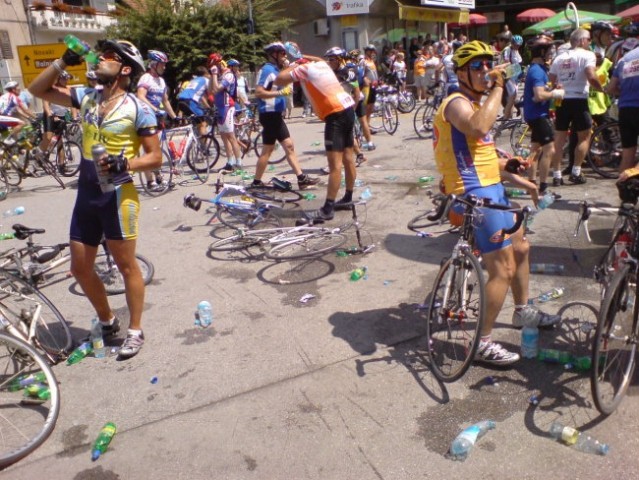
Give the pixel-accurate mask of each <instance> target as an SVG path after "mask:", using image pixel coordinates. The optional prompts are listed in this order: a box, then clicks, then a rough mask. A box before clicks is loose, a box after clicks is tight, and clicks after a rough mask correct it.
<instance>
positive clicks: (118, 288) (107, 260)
mask: <svg viewBox="0 0 639 480" xmlns="http://www.w3.org/2000/svg"><path fill="white" fill-rule="evenodd" d="M135 259H136V260H137V262H138V266H139V267H140V271H141V272H142V280H143V281H144V285H148V284H149V283H151V280H153V275H154V273H155V267H154V266H153V264H152V263H151V261H150V260H149V259H148V258H146V257H145V256H143V255H140V254H137V253H136V254H135ZM94 269H95V271H96V273H97V274H98V276H99V277H100V280H102V283H104V288H105V289H106V292H107V295H119V294H121V293H124V292H125V286H124V277H123V276H122V274H121V273H120V270H119V269H118V266H117V265H116V264H115V262H114V261H113V257H111V255H110V254H107V253H105V252H102V253H99V254H98V255H97V257H96V259H95V266H94Z"/></svg>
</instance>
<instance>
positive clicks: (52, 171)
mask: <svg viewBox="0 0 639 480" xmlns="http://www.w3.org/2000/svg"><path fill="white" fill-rule="evenodd" d="M27 155H31V154H30V153H27ZM34 160H35V159H33V160H31V161H34ZM35 161H36V162H38V164H39V165H40V167H41V168H42V170H44V172H45V173H46V174H47V175H50V176H52V177H53V179H54V180H55V181H56V182H58V185H60V186H61V187H62V189H63V190H64V189H65V188H67V186H66V185H65V184H64V182H63V181H62V179H61V178H60V175H58V169H57V167H56V166H55V165H54V164H53V163H51V160H49V159H48V158H42V159H41V160H40V161H38V160H35Z"/></svg>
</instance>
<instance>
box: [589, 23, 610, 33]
mask: <svg viewBox="0 0 639 480" xmlns="http://www.w3.org/2000/svg"><path fill="white" fill-rule="evenodd" d="M590 31H591V32H598V31H602V32H612V25H610V24H609V23H608V22H604V21H602V20H597V21H596V22H593V23H592V25H590Z"/></svg>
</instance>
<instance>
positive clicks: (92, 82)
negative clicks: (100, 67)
mask: <svg viewBox="0 0 639 480" xmlns="http://www.w3.org/2000/svg"><path fill="white" fill-rule="evenodd" d="M86 77H87V85H88V87H89V88H95V89H102V85H99V84H98V76H97V75H96V74H95V72H94V71H93V70H90V71H88V72H87V75H86Z"/></svg>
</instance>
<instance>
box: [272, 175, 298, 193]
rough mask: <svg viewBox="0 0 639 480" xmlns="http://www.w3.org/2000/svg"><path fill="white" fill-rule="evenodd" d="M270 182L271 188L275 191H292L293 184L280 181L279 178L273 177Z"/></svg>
mask: <svg viewBox="0 0 639 480" xmlns="http://www.w3.org/2000/svg"><path fill="white" fill-rule="evenodd" d="M271 182H273V187H275V189H276V190H282V191H283V192H288V191H290V190H293V184H292V183H291V182H289V181H287V180H280V179H279V178H275V177H273V179H272V180H271Z"/></svg>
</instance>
